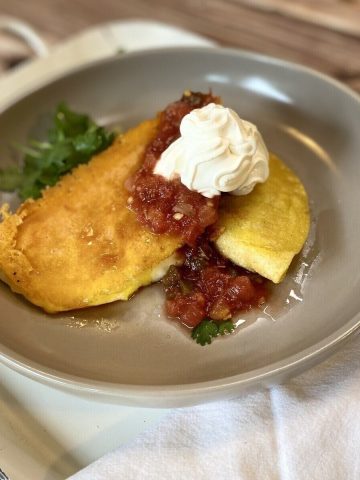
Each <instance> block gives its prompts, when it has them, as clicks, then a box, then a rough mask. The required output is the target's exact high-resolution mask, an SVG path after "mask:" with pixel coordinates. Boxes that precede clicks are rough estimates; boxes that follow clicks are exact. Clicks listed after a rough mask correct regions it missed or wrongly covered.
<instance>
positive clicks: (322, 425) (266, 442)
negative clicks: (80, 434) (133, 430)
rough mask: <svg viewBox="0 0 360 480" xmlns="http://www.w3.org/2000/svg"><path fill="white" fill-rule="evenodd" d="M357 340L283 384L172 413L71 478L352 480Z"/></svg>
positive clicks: (358, 387)
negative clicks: (234, 398) (237, 397)
mask: <svg viewBox="0 0 360 480" xmlns="http://www.w3.org/2000/svg"><path fill="white" fill-rule="evenodd" d="M359 450H360V337H357V338H355V339H353V340H352V341H351V343H348V344H347V345H346V346H345V347H344V348H343V349H342V350H341V351H339V352H338V353H337V354H335V355H334V356H333V357H331V358H330V359H328V360H327V361H325V362H324V363H323V364H321V365H319V366H317V367H315V368H313V369H312V370H310V371H308V372H306V373H303V374H302V375H300V376H298V377H297V378H294V379H292V380H291V381H289V382H288V383H287V384H286V385H280V386H275V387H272V388H270V389H269V390H265V391H259V392H256V393H252V394H249V395H247V396H244V397H242V398H239V399H236V400H229V401H222V402H216V403H212V404H207V405H201V406H196V407H192V408H181V409H177V410H172V411H170V412H169V414H168V415H167V416H166V417H165V418H164V419H163V420H162V421H161V422H160V423H159V424H158V425H157V426H155V427H152V428H151V429H149V430H147V431H145V432H144V433H142V434H141V435H140V436H139V437H138V438H136V439H135V440H134V441H132V442H131V443H129V444H128V445H126V446H122V447H121V448H119V449H118V450H115V451H113V452H111V453H109V454H107V455H105V456H104V457H103V458H101V459H100V460H98V461H96V462H95V463H93V464H91V465H90V466H88V467H87V468H85V469H83V470H81V471H80V472H79V473H77V474H75V475H73V476H72V477H71V480H120V479H126V480H135V479H136V480H138V479H147V480H152V479H154V480H155V479H156V480H163V479H164V480H165V479H166V480H171V479H176V480H179V479H187V480H190V479H196V480H222V479H224V480H225V479H226V480H232V479H240V480H254V479H259V480H359V479H360V453H359Z"/></svg>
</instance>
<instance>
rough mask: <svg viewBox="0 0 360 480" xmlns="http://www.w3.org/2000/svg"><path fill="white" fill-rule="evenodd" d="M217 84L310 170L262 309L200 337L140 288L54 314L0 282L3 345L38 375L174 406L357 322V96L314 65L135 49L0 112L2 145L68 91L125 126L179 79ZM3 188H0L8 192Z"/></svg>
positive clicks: (282, 373)
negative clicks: (303, 216) (295, 250)
mask: <svg viewBox="0 0 360 480" xmlns="http://www.w3.org/2000/svg"><path fill="white" fill-rule="evenodd" d="M209 87H211V88H212V89H213V91H214V92H215V93H216V94H218V95H221V97H222V99H223V102H224V104H225V105H228V106H231V107H232V108H234V109H235V110H237V112H238V113H239V114H240V115H241V116H242V117H244V118H247V119H249V120H251V121H253V122H254V123H256V124H257V125H258V126H259V128H260V130H261V131H262V132H263V135H264V137H265V140H266V142H267V144H268V146H269V148H270V149H271V150H272V151H273V152H275V153H277V154H278V155H280V156H281V157H282V158H283V159H284V160H285V161H286V162H287V163H288V165H289V166H290V167H291V168H292V169H293V170H294V171H295V172H296V173H297V174H298V175H299V176H300V178H301V179H302V181H303V182H304V184H305V186H306V189H307V191H308V194H309V198H310V202H311V214H312V230H311V234H310V237H309V239H308V242H307V244H306V246H305V248H304V250H303V252H302V253H301V254H300V255H299V257H298V258H297V259H295V261H294V263H293V265H292V267H291V270H290V272H289V274H288V276H287V277H286V279H285V281H284V282H283V283H282V284H281V285H280V286H278V287H276V288H275V289H274V292H273V294H272V297H271V299H270V301H269V305H267V307H266V308H265V309H264V311H258V312H256V311H253V312H251V313H247V314H244V315H243V316H242V317H241V318H239V323H241V320H245V322H244V323H242V324H241V326H240V327H239V328H238V330H237V332H236V334H234V335H232V336H230V337H227V338H221V339H219V340H217V341H216V342H214V343H213V344H212V345H211V346H207V347H204V348H202V347H200V346H198V345H197V344H195V343H194V342H193V341H191V340H190V339H189V335H188V332H184V331H183V330H182V329H181V328H179V327H178V326H177V325H176V324H175V323H172V322H169V321H168V320H166V319H165V318H164V316H163V314H162V308H161V305H162V294H161V292H160V291H159V289H158V287H157V286H153V287H150V288H146V289H144V290H142V291H141V292H140V293H139V294H137V295H136V296H135V297H134V298H133V299H132V300H131V301H130V302H127V303H122V302H117V303H114V304H111V305H108V306H105V307H99V308H92V309H89V310H84V311H82V312H72V313H68V314H63V315H57V316H48V315H46V314H44V313H42V312H41V311H40V310H38V309H37V308H34V307H33V306H31V305H30V304H28V303H27V302H26V301H25V300H23V299H22V298H21V297H19V296H17V295H14V294H12V293H11V292H10V290H9V289H8V288H7V287H6V286H5V285H3V284H1V286H0V317H1V318H0V339H1V358H2V361H3V362H4V363H6V364H7V365H9V366H11V367H13V368H15V369H17V370H19V371H21V372H23V373H25V374H27V375H29V376H32V377H33V378H35V379H38V380H41V381H46V382H48V383H51V384H53V385H58V386H61V387H63V388H70V389H73V390H75V391H77V392H78V393H79V392H83V393H86V394H89V393H90V394H91V393H99V394H102V395H103V396H104V398H107V399H109V398H113V399H115V400H116V401H118V402H120V403H127V404H133V405H153V406H173V405H186V404H194V403H198V402H202V401H207V400H211V399H216V398H224V397H230V396H235V395H237V394H239V393H240V392H242V391H244V390H245V389H248V388H252V387H255V386H259V385H261V384H262V385H264V384H266V383H271V382H274V381H279V380H282V379H284V378H286V377H287V376H288V375H290V374H294V373H297V372H299V371H301V370H302V369H304V368H307V367H309V366H310V365H312V364H313V363H315V362H316V361H319V360H321V359H322V358H324V357H325V356H326V355H327V354H329V353H330V352H331V351H333V350H334V349H335V347H337V346H338V345H339V344H340V343H341V342H343V341H344V340H345V339H346V338H347V337H348V336H349V335H350V334H351V333H353V332H355V331H356V329H357V327H358V326H359V325H360V314H359V312H360V296H359V291H360V273H359V272H360V270H359V257H360V253H359V248H358V243H359V239H358V235H359V232H360V216H359V213H358V210H359V207H358V205H359V204H360V189H359V185H360V165H359V152H360V136H359V134H358V131H359V124H360V102H359V99H358V97H356V95H355V94H353V93H352V92H350V91H349V90H347V89H346V88H344V87H343V86H341V85H340V84H338V83H336V82H334V81H333V80H331V79H329V78H327V77H324V76H322V75H320V74H318V73H315V72H313V71H311V70H308V69H306V68H303V67H300V66H297V65H293V64H289V63H286V62H282V61H280V60H275V59H271V58H267V57H262V56H258V55H254V54H250V53H245V52H238V51H231V50H212V49H211V50H204V49H172V50H163V51H153V52H147V53H136V54H132V55H125V56H124V57H122V58H114V59H111V60H106V61H104V62H101V63H96V64H94V65H92V66H90V67H87V68H83V69H81V70H79V71H76V72H74V73H72V74H70V75H67V76H66V77H63V78H61V79H59V80H57V81H55V82H53V83H51V84H50V85H47V86H45V87H44V88H41V89H40V90H38V91H36V92H34V93H32V94H31V95H28V96H27V97H26V98H23V99H21V100H19V101H18V102H17V103H16V104H14V105H12V106H11V107H10V108H8V109H7V110H6V111H5V112H2V114H1V115H0V131H1V144H0V158H1V162H2V164H4V165H5V164H6V163H9V160H8V159H9V144H10V143H12V142H24V141H25V139H26V136H27V135H29V133H30V132H32V134H33V133H34V129H40V130H41V129H42V128H44V122H43V119H44V118H46V114H47V113H48V112H49V111H51V110H52V109H53V108H54V106H55V105H56V104H57V102H59V101H60V100H66V101H67V102H68V103H69V104H70V105H71V106H72V107H74V109H79V110H84V111H88V112H89V113H91V114H92V115H94V116H95V117H96V118H97V119H98V120H100V121H102V122H103V123H117V124H119V125H121V127H122V128H127V127H128V126H130V125H133V124H135V123H137V122H138V121H140V120H142V119H144V118H146V117H151V116H153V115H154V112H156V111H157V110H159V109H161V108H162V107H164V105H166V104H167V103H168V102H170V101H172V100H173V99H176V98H178V97H179V95H180V94H181V92H182V91H183V90H184V89H188V88H189V89H192V90H206V89H208V88H209ZM45 123H46V121H45ZM3 200H4V198H3Z"/></svg>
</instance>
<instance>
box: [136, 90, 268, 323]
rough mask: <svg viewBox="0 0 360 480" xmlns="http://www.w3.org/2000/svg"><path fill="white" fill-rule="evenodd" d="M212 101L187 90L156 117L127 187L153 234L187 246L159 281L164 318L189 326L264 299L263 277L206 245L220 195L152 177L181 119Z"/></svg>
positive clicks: (228, 315) (222, 317)
mask: <svg viewBox="0 0 360 480" xmlns="http://www.w3.org/2000/svg"><path fill="white" fill-rule="evenodd" d="M211 102H215V103H216V102H219V99H218V98H217V97H214V96H213V95H212V94H211V93H208V94H202V93H194V92H187V93H185V94H184V95H183V97H182V98H181V100H179V101H177V102H174V103H171V104H170V105H169V106H168V107H167V108H166V109H165V110H164V111H163V112H161V113H160V121H159V127H158V131H157V134H156V136H155V138H154V139H153V140H152V142H151V143H150V144H149V145H148V146H147V149H146V151H145V155H144V163H143V166H142V168H141V169H140V170H139V171H138V172H137V173H136V175H135V176H134V178H133V179H132V181H131V186H130V188H129V190H130V195H131V196H130V197H129V206H130V208H131V209H132V210H133V211H134V212H135V213H136V216H137V218H138V220H139V221H140V222H141V223H142V224H143V225H146V226H147V227H148V228H149V229H150V230H151V231H152V232H154V233H171V234H176V235H178V236H180V237H181V238H182V239H183V240H184V242H185V243H186V245H185V247H183V248H182V249H181V252H182V254H183V256H184V259H185V260H184V264H183V265H182V266H181V267H176V266H172V267H170V269H169V271H168V273H167V275H166V276H165V277H164V279H163V280H162V283H163V286H164V289H165V292H166V298H167V300H166V311H167V314H168V315H169V317H171V318H176V319H178V320H180V321H181V322H182V323H183V324H185V325H186V326H188V327H196V326H197V325H198V324H199V323H200V322H201V321H202V320H203V319H204V318H209V319H212V320H214V321H223V320H228V319H229V318H231V317H232V316H233V315H234V313H236V312H238V311H239V310H247V309H249V308H251V307H252V306H259V305H260V304H261V303H263V302H264V301H265V296H266V288H265V280H264V279H263V278H262V277H260V276H259V275H257V274H253V273H250V272H248V271H246V270H244V269H242V268H240V267H237V266H235V265H234V264H232V263H231V262H230V261H229V260H227V259H225V258H224V257H222V255H220V253H219V252H217V251H216V249H215V247H214V246H213V244H212V243H211V241H210V236H211V232H210V230H211V226H212V225H214V224H215V222H216V220H217V218H218V207H219V201H220V197H215V198H212V199H208V198H205V197H204V196H202V195H201V194H199V193H197V192H192V191H190V190H189V189H187V188H186V187H185V186H184V185H183V184H182V183H180V181H179V180H172V181H168V180H166V179H164V178H163V177H161V176H159V175H154V174H153V173H152V172H153V169H154V166H155V164H156V162H157V161H158V159H159V158H160V156H161V154H162V152H164V151H165V150H166V148H167V147H168V146H169V145H170V144H171V143H172V142H173V141H174V140H176V139H177V138H178V137H179V136H180V131H179V127H180V123H181V120H182V118H183V117H184V116H185V115H186V114H188V113H189V112H190V111H191V110H193V109H194V108H201V107H203V106H205V105H207V104H208V103H211ZM214 231H215V230H214V229H213V230H212V234H213V235H214Z"/></svg>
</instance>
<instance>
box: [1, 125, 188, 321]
mask: <svg viewBox="0 0 360 480" xmlns="http://www.w3.org/2000/svg"><path fill="white" fill-rule="evenodd" d="M157 126H158V120H157V119H156V120H149V121H145V122H143V123H141V124H140V125H139V126H137V127H135V128H133V129H132V130H130V131H128V132H127V133H126V134H125V135H123V136H121V137H119V138H118V139H117V140H116V141H115V142H114V144H113V145H112V146H111V147H110V148H108V149H107V150H106V151H104V152H102V153H101V154H99V155H97V156H96V157H94V158H93V159H92V160H91V161H90V162H89V163H88V164H86V165H81V166H79V167H77V168H76V169H75V170H74V171H73V172H72V173H71V174H69V175H66V176H64V177H63V178H62V179H61V180H60V181H59V182H58V184H57V185H55V186H54V187H51V188H48V189H46V190H44V192H43V197H42V198H40V199H38V200H35V201H33V200H28V201H26V202H24V203H23V204H22V205H21V206H20V208H19V209H18V210H17V212H16V213H15V214H13V215H10V214H9V212H8V210H7V208H6V207H3V209H2V215H3V218H4V220H3V222H2V223H1V224H0V270H1V271H2V273H3V275H2V276H3V277H4V278H5V280H6V282H7V283H8V284H9V285H10V287H11V289H12V290H13V291H14V292H17V293H21V294H22V295H24V296H25V297H26V298H27V299H28V300H29V301H30V302H32V303H34V304H35V305H38V306H40V307H42V308H43V309H44V310H46V311H47V312H59V311H65V310H71V309H77V308H84V307H88V306H91V305H100V304H105V303H108V302H112V301H114V300H126V299H128V298H129V296H130V295H132V293H133V292H135V291H136V290H137V289H138V288H139V287H140V286H142V285H147V284H149V283H151V282H152V281H153V279H154V278H155V277H154V275H155V276H156V275H158V273H159V272H158V266H159V264H160V265H161V264H163V263H164V261H165V263H166V259H167V258H168V257H170V256H171V255H172V254H173V253H174V251H176V250H177V249H178V248H179V247H180V246H181V241H179V239H177V238H174V237H171V236H168V235H153V234H152V233H150V232H149V231H148V230H147V229H146V228H144V227H142V226H141V225H140V224H139V222H138V221H137V220H136V217H135V215H134V214H133V212H131V211H130V210H129V209H128V208H127V199H128V195H129V194H128V192H127V190H126V189H125V186H124V183H125V180H126V179H127V178H128V177H129V175H132V174H133V173H134V172H135V171H136V170H137V169H138V168H139V167H140V165H141V163H142V158H143V153H144V150H145V147H146V145H147V144H148V143H149V142H150V140H151V139H152V138H153V137H154V135H155V132H156V129H157Z"/></svg>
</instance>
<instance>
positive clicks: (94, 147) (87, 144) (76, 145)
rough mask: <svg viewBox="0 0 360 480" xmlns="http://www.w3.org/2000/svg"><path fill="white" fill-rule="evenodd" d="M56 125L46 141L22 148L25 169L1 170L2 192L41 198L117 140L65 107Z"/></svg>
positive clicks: (61, 105)
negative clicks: (69, 173) (66, 174)
mask: <svg viewBox="0 0 360 480" xmlns="http://www.w3.org/2000/svg"><path fill="white" fill-rule="evenodd" d="M53 122H54V123H53V126H52V128H51V129H50V131H49V132H48V140H47V141H45V142H39V141H36V140H32V141H30V142H29V145H28V146H25V147H20V150H21V151H22V152H23V153H24V155H25V157H24V164H23V167H22V169H18V168H16V167H9V168H7V169H5V170H0V190H5V191H14V190H18V192H19V195H20V197H21V198H22V199H23V200H25V199H26V198H29V197H32V198H38V197H40V196H41V192H42V190H43V189H44V188H45V187H47V186H52V185H55V183H56V182H57V181H58V180H59V178H60V177H61V176H62V175H64V174H65V173H68V172H70V171H71V170H72V169H73V168H74V167H76V166H77V165H80V164H82V163H87V162H88V161H89V160H90V159H91V157H92V156H93V155H95V154H97V153H99V152H101V151H102V150H105V149H106V148H107V147H108V146H110V145H111V143H112V142H113V140H114V134H113V133H110V132H107V131H106V130H105V129H104V128H103V127H99V126H98V125H96V123H95V122H94V121H93V120H92V119H91V118H90V117H89V116H88V115H84V114H81V113H77V112H73V111H71V110H70V109H69V108H68V107H67V105H66V104H65V103H61V104H59V105H58V107H57V109H56V112H55V115H54V119H53Z"/></svg>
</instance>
